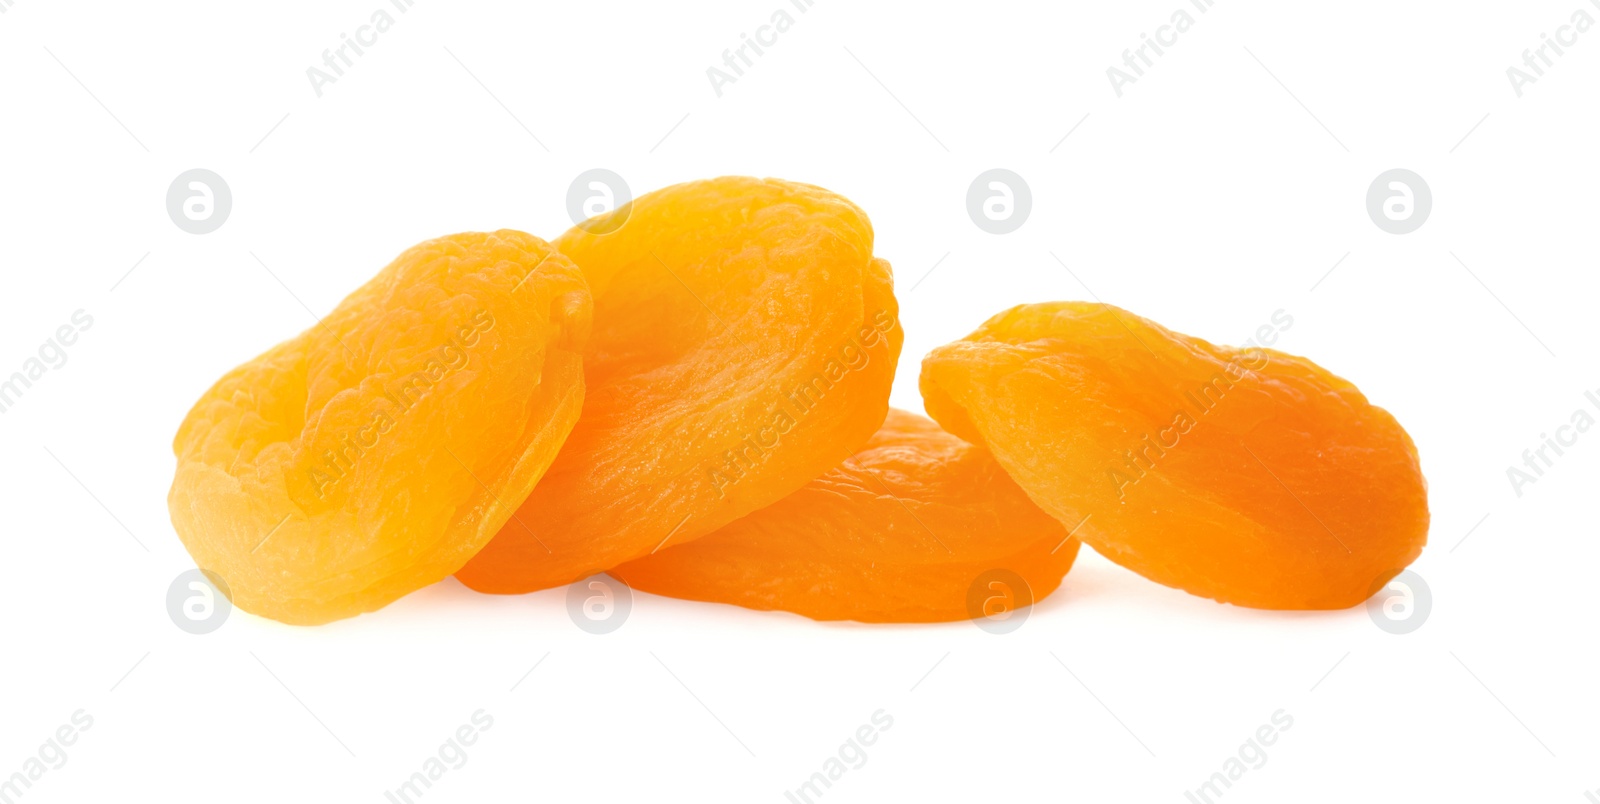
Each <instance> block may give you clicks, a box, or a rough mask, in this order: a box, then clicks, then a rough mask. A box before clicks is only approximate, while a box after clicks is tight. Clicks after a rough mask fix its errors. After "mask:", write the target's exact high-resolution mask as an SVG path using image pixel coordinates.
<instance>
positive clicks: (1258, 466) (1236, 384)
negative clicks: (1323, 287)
mask: <svg viewBox="0 0 1600 804" xmlns="http://www.w3.org/2000/svg"><path fill="white" fill-rule="evenodd" d="M921 386H922V395H923V399H924V402H925V405H926V407H927V409H928V412H929V414H930V415H932V416H933V418H934V419H935V420H937V421H938V422H939V423H940V424H942V425H944V427H945V428H946V429H948V430H950V431H951V432H953V433H955V434H956V435H959V436H961V437H963V438H966V439H969V440H972V441H975V442H976V443H981V444H984V445H986V446H988V447H989V449H990V450H992V451H993V452H994V454H995V457H996V458H997V459H998V460H999V461H1000V464H1001V465H1002V466H1004V467H1005V468H1006V471H1007V472H1009V473H1010V474H1011V476H1012V477H1013V478H1014V479H1016V481H1017V483H1018V484H1019V485H1021V486H1022V488H1023V489H1025V490H1026V491H1027V492H1028V494H1029V496H1031V497H1032V498H1033V499H1034V501H1035V502H1037V503H1038V504H1039V505H1040V506H1041V507H1043V508H1044V509H1045V510H1046V511H1048V512H1050V513H1051V514H1053V515H1054V516H1055V517H1056V518H1058V519H1060V520H1061V521H1062V522H1064V523H1066V524H1067V525H1068V527H1074V528H1076V527H1078V526H1079V525H1080V523H1081V524H1082V529H1081V530H1079V531H1078V533H1079V535H1080V536H1081V538H1082V539H1083V541H1084V542H1086V543H1087V544H1089V545H1090V546H1091V547H1093V548H1095V550H1097V551H1099V552H1100V553H1102V554H1104V555H1105V556H1106V557H1107V558H1110V559H1111V560H1112V561H1115V562H1117V563H1119V564H1121V565H1123V566H1125V567H1128V568H1130V569H1132V570H1134V571H1136V572H1138V573H1140V574H1142V575H1144V576H1145V577H1147V578H1150V579H1153V580H1155V581H1158V582H1160V583H1163V584H1166V585H1168V586H1173V587H1177V588H1179V589H1184V590H1186V591H1189V592H1192V593H1194V594H1196V595H1200V596H1203V597H1208V598H1213V599H1215V600H1218V601H1222V602H1227V603H1234V604H1238V605H1241V606H1251V607H1257V608H1267V609H1334V608H1344V607H1348V606H1353V605H1356V604H1358V603H1360V602H1362V601H1363V600H1364V599H1366V598H1367V597H1369V596H1370V595H1371V594H1372V593H1373V592H1374V591H1376V588H1377V587H1378V586H1379V585H1380V584H1382V583H1384V582H1386V581H1387V580H1388V579H1389V578H1391V577H1393V576H1394V575H1395V574H1397V573H1398V572H1399V571H1400V570H1401V569H1403V568H1404V567H1405V566H1406V565H1407V564H1409V563H1410V562H1411V561H1412V560H1414V559H1415V558H1416V557H1417V556H1418V555H1419V554H1420V552H1421V550H1422V546H1423V544H1424V542H1425V541H1426V540H1427V532H1428V503H1427V486H1426V483H1425V481H1424V480H1423V477H1422V472H1421V468H1420V466H1419V464H1418V460H1417V452H1416V448H1415V446H1413V444H1412V442H1411V438H1410V437H1409V436H1407V435H1406V432H1405V430H1403V429H1402V428H1401V427H1400V425H1399V424H1398V423H1397V422H1396V421H1395V420H1394V418H1393V417H1392V416H1390V415H1389V413H1388V412H1387V411H1385V410H1383V409H1382V408H1379V407H1375V406H1373V405H1372V404H1371V403H1369V402H1368V401H1367V399H1366V397H1364V396H1362V394H1361V392H1360V391H1358V390H1356V387H1355V386H1354V385H1352V384H1351V383H1350V382H1348V381H1346V380H1344V379H1342V378H1340V377H1337V376H1334V375H1333V374H1331V373H1329V372H1328V371H1326V370H1324V369H1323V368H1321V367H1319V366H1317V365H1316V364H1314V363H1312V362H1311V361H1309V360H1306V359H1305V358H1301V357H1295V356H1293V355H1288V354H1284V353H1282V352H1277V351H1274V350H1270V349H1257V348H1250V349H1234V348H1229V347H1225V346H1214V345H1212V344H1210V343H1207V342H1205V341H1203V340H1200V339H1198V338H1192V337H1189V336H1187V335H1181V334H1178V333H1176V332H1172V331H1170V330H1167V329H1164V328H1162V327H1161V326H1159V325H1157V324H1155V323H1154V322H1151V321H1147V320H1145V319H1143V318H1140V317H1138V316H1136V315H1133V314H1132V313H1129V312H1127V311H1124V310H1121V309H1118V308H1116V307H1111V306H1109V305H1102V304H1088V303H1081V302H1059V303H1050V304H1033V305H1023V306H1019V307H1014V308H1012V309H1010V310H1007V311H1005V312H1003V313H1000V314H999V315H996V316H994V317H993V318H991V319H989V320H988V321H987V322H985V323H984V324H983V326H981V327H980V328H979V329H978V330H977V331H976V332H974V333H972V334H971V335H968V336H967V337H966V338H965V339H963V340H960V341H956V342H955V343H951V344H948V345H945V346H941V347H939V348H937V349H935V350H933V352H931V353H930V354H929V355H928V356H927V357H926V358H925V359H924V360H923V363H922V377H921Z"/></svg>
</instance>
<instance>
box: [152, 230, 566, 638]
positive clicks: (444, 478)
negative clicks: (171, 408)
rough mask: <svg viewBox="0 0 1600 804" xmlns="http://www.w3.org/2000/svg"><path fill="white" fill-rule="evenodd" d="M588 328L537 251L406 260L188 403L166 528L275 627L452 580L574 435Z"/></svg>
mask: <svg viewBox="0 0 1600 804" xmlns="http://www.w3.org/2000/svg"><path fill="white" fill-rule="evenodd" d="M591 314H592V309H591V301H590V296H589V292H588V289H587V287H586V285H585V284H584V280H583V277H582V275H581V274H580V272H579V271H578V270H577V268H576V267H575V266H574V265H573V264H572V263H571V262H570V261H568V260H567V259H566V258H564V257H562V256H561V255H560V254H557V253H556V252H555V251H553V250H552V248H551V247H550V245H549V244H548V243H545V242H544V241H542V240H539V239H538V238H535V237H532V236H530V235H526V234H523V233H521V232H513V231H500V232H495V233H493V234H459V235H454V236H451V237H446V238H441V239H438V240H432V241H429V242H426V243H423V244H421V245H418V246H416V247H414V248H412V249H410V250H408V251H406V252H405V253H404V254H401V255H400V257H399V258H398V259H396V260H395V261H394V262H393V263H392V264H390V265H389V267H387V268H385V269H384V270H383V271H382V272H381V273H379V274H378V276H377V277H375V278H374V279H372V280H371V281H370V282H368V283H367V284H366V285H364V286H363V287H362V288H361V289H359V290H357V291H356V292H355V293H353V294H351V295H350V296H349V297H348V298H346V299H345V300H344V301H343V302H342V303H341V304H340V305H339V307H338V308H337V309H335V310H334V311H333V312H332V313H329V314H328V316H327V317H326V318H324V319H323V320H322V321H321V322H320V323H319V324H318V325H317V326H314V327H312V328H311V329H308V330H306V331H305V332H303V333H301V334H300V335H299V336H298V337H296V338H294V339H292V340H289V341H286V342H284V343H282V344H279V345H278V346H275V347H273V348H272V349H270V350H268V351H267V352H266V353H265V354H263V355H261V356H260V357H257V358H256V359H254V360H251V361H250V362H248V363H245V364H244V365H242V366H239V367H238V368H236V369H234V370H233V371H231V372H229V373H228V374H227V375H226V376H224V377H223V378H222V379H221V380H219V381H218V382H217V383H216V384H215V385H214V386H212V387H211V389H210V390H209V391H207V392H206V393H205V395H204V396H202V397H201V398H200V401H199V402H197V403H195V406H194V408H193V409H192V410H191V411H190V412H189V415H188V417H187V418H185V419H184V422H183V425H182V427H181V428H179V430H178V435H177V437H176V438H175V439H174V441H173V452H175V453H176V454H177V457H178V469H177V475H176V477H175V478H174V479H173V483H172V490H171V492H170V493H169V495H168V507H169V508H170V510H171V513H172V523H173V526H174V527H175V528H176V529H177V531H178V535H179V536H180V537H181V538H182V539H183V543H184V545H185V546H186V547H187V548H188V549H189V553H190V555H192V556H193V557H194V559H195V561H196V563H197V564H198V565H199V566H200V567H202V568H203V569H206V570H209V571H211V572H214V573H216V574H218V575H219V576H221V578H222V579H223V581H224V582H225V583H226V585H227V586H228V587H229V588H230V590H231V593H232V599H233V602H234V604H235V605H237V606H239V607H240V608H242V609H245V610H246V611H250V612H253V613H256V614H260V615H263V616H266V617H271V618H273V619H276V620H281V621H283V622H289V623H305V624H309V623H321V622H327V621H329V620H336V619H339V618H342V617H350V616H353V615H356V614H360V613H362V612H367V611H373V610H376V609H378V608H381V607H382V606H384V605H386V604H388V603H389V602H391V601H393V600H395V599H396V598H399V597H400V596H402V595H405V594H406V593H408V592H411V591H413V590H415V589H418V588H420V587H423V586H426V585H428V584H431V583H433V582H435V581H438V580H440V579H442V578H445V577H447V576H449V575H450V574H451V573H453V572H455V571H456V570H457V569H459V568H460V567H461V565H462V564H464V563H465V562H466V561H467V559H468V558H470V557H471V556H472V555H473V554H474V553H476V552H477V551H478V550H479V549H480V548H481V547H482V546H483V545H484V544H486V543H487V542H488V541H489V539H490V538H491V537H492V536H493V535H494V533H495V532H496V531H497V530H499V529H500V526H501V524H503V523H504V522H505V520H506V518H507V517H509V516H511V513H512V511H513V510H514V506H516V504H517V503H519V502H520V501H521V500H522V499H523V498H524V497H525V496H526V495H527V493H528V491H529V490H530V489H532V488H533V485H534V483H535V482H537V481H538V479H539V477H540V475H541V474H543V472H544V470H545V468H546V467H547V466H548V465H549V463H550V461H551V460H553V459H554V457H555V454H556V451H557V449H558V448H559V446H560V444H561V441H562V439H563V438H564V437H565V436H566V434H567V431H568V430H569V429H571V427H572V424H573V423H574V422H575V421H576V420H577V417H578V411H579V408H580V407H581V406H582V400H583V374H582V361H581V357H580V350H581V348H582V345H583V341H584V339H585V338H586V337H587V334H588V328H589V322H590V317H591Z"/></svg>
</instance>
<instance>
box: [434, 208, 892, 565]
mask: <svg viewBox="0 0 1600 804" xmlns="http://www.w3.org/2000/svg"><path fill="white" fill-rule="evenodd" d="M611 215H612V216H616V217H615V218H606V219H604V220H601V219H596V220H591V221H587V222H585V223H583V224H580V225H578V226H576V227H574V228H573V229H572V230H570V231H568V232H567V233H566V234H565V235H563V236H562V237H561V238H560V239H558V240H557V241H556V245H557V247H558V248H560V250H561V251H562V253H564V254H566V255H567V256H569V257H571V258H572V260H573V261H574V262H576V263H577V264H578V265H579V266H580V267H581V268H582V269H583V271H584V273H585V275H586V276H587V277H588V278H589V281H590V284H591V286H592V287H593V288H594V291H595V316H594V329H593V337H592V338H591V339H590V341H589V345H588V348H587V349H586V351H585V353H584V371H585V376H586V379H587V388H588V392H587V400H586V402H585V405H584V410H583V415H582V417H581V418H580V420H579V422H578V424H577V426H576V427H574V428H573V431H572V433H571V435H570V436H569V437H568V439H567V443H566V444H565V446H564V447H563V448H562V450H561V454H560V455H559V456H558V457H557V459H556V462H555V464H554V465H552V466H551V468H550V471H549V472H548V473H547V474H546V476H545V478H544V479H543V481H541V482H540V484H539V485H538V487H537V488H535V489H534V491H533V493H532V494H531V495H529V497H528V498H527V500H526V501H525V502H523V504H522V506H521V508H520V509H519V510H518V513H517V515H516V516H515V517H514V518H513V519H512V521H510V522H509V523H507V525H506V526H505V527H504V528H503V529H502V530H501V532H500V534H499V535H497V536H496V537H495V539H494V540H493V541H492V542H491V543H490V544H489V545H488V547H486V548H485V549H484V550H483V551H482V552H481V553H479V554H478V555H477V556H476V557H475V558H474V559H473V560H472V561H471V562H470V563H469V564H468V565H467V566H466V567H464V568H463V569H462V570H461V572H459V573H458V574H457V577H458V578H459V579H460V580H461V581H462V582H463V583H465V584H466V585H467V586H469V587H471V588H473V589H476V590H478V591H482V592H491V593H505V594H516V593H522V592H530V591H534V590H537V589H543V588H548V587H552V586H558V585H561V584H566V583H571V582H573V581H576V580H578V579H581V578H584V577H587V576H589V575H591V574H594V573H596V572H602V571H605V570H608V569H610V568H611V567H614V566H616V565H617V564H620V563H622V562H624V561H628V560H630V559H634V558H638V557H639V556H643V555H646V554H648V553H650V552H651V551H652V550H656V549H658V548H659V547H660V546H662V545H664V544H668V543H669V542H670V543H671V544H683V543H686V542H689V541H692V540H694V539H696V538H699V537H701V536H703V535H705V534H707V533H710V532H712V531H714V530H716V529H718V528H720V527H722V526H723V525H726V524H727V523H729V522H731V521H733V520H735V519H738V518H739V517H741V516H744V515H745V514H748V513H750V512H751V511H755V510H757V509H760V508H763V507H765V506H767V505H769V504H771V503H773V502H776V501H778V500H780V499H782V498H783V497H785V496H787V495H788V494H790V493H791V492H793V491H794V490H796V489H798V488H800V487H801V486H803V485H805V483H806V482H807V481H809V480H811V479H812V478H814V477H816V476H817V475H819V474H822V473H823V472H825V471H827V470H828V469H829V468H830V467H832V466H833V465H834V464H836V463H838V461H839V460H840V459H841V458H842V457H843V456H845V455H848V454H849V453H850V452H852V451H853V450H854V449H855V448H856V447H858V446H859V445H860V444H861V443H863V442H864V441H866V440H867V439H868V438H869V437H871V435H872V433H873V432H874V431H875V430H876V429H877V427H878V425H879V424H881V423H882V422H883V418H884V416H885V414H886V412H887V410H888V395H889V385H890V383H891V382H892V380H893V377H894V370H895V365H896V363H897V362H898V360H899V354H900V344H901V331H900V326H899V321H898V313H899V309H898V305H897V304H896V302H895V298H894V292H893V277H892V275H891V273H890V270H889V264H888V263H887V262H885V261H884V260H881V259H878V258H876V257H874V256H873V254H872V244H873V233H872V226H871V224H870V223H869V222H868V220H867V216H866V215H865V213H863V212H862V211H861V210H860V209H859V208H857V207H856V206H855V205H854V204H851V203H850V202H849V201H847V200H845V199H844V198H842V197H840V196H837V195H835V194H833V193H831V192H828V191H827V190H824V189H822V188H819V187H814V186H811V185H806V184H798V183H794V182H787V181H781V180H776V179H752V178H745V177H726V178H720V179H712V180H708V181H699V182H691V183H688V184H681V185H675V186H672V187H667V188H665V189H662V190H657V191H655V192H652V193H649V194H646V195H644V196H641V197H640V198H638V199H636V200H634V201H633V202H632V203H631V204H629V205H627V206H625V207H622V208H620V209H619V210H617V211H616V212H614V213H611ZM617 219H621V220H625V222H620V223H619V222H617Z"/></svg>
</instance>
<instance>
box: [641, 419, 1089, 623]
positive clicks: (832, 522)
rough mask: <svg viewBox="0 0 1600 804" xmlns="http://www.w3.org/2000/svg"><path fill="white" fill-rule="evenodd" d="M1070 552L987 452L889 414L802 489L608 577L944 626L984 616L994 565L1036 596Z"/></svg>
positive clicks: (810, 611)
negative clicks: (982, 600) (983, 579)
mask: <svg viewBox="0 0 1600 804" xmlns="http://www.w3.org/2000/svg"><path fill="white" fill-rule="evenodd" d="M1077 553H1078V541H1077V540H1076V539H1069V538H1068V533H1067V530H1066V528H1065V527H1063V526H1062V525H1061V523H1059V522H1057V521H1056V520H1054V519H1052V518H1051V517H1050V516H1049V515H1048V514H1046V513H1045V512H1044V511H1041V510H1040V509H1039V508H1038V506H1036V505H1034V504H1033V502H1032V501H1031V500H1029V499H1028V497H1027V495H1026V494H1024V493H1023V491H1022V489H1020V488H1018V487H1017V484H1016V483H1015V482H1013V481H1012V480H1011V478H1010V477H1008V476H1007V475H1006V473H1005V471H1004V470H1002V469H1001V468H1000V465H999V464H998V463H996V462H995V460H994V457H993V456H991V455H990V454H989V453H988V451H987V450H984V449H983V448H982V447H976V446H973V445H972V444H969V443H967V442H965V441H962V440H961V439H959V438H956V437H955V436H953V435H950V434H949V433H946V432H945V431H943V430H941V429H939V426H938V425H936V424H934V423H933V422H931V421H929V420H928V419H926V418H923V417H921V416H917V415H915V414H911V413H906V412H904V411H900V410H893V409H891V410H890V411H889V417H888V419H887V420H886V421H885V422H884V424H883V427H882V428H880V429H879V430H878V432H877V433H876V434H875V435H874V436H873V437H872V438H871V440H869V441H868V442H867V444H866V446H865V447H863V448H862V449H861V450H860V451H859V452H857V453H856V454H855V455H853V456H851V457H850V458H849V459H847V460H845V461H844V462H843V463H842V464H840V465H838V466H836V467H835V468H833V469H831V470H829V471H828V472H827V473H826V474H824V475H822V476H821V477H818V478H817V479H815V480H813V481H811V482H810V483H807V484H806V485H805V486H804V487H802V488H801V489H800V490H799V491H796V492H794V493H793V494H790V495H789V496H788V497H785V498H783V499H782V500H779V501H778V502H776V503H774V504H772V505H770V506H768V507H766V508H763V509H761V510H759V511H756V512H754V513H752V514H748V515H746V516H745V517H744V518H742V519H739V520H736V521H734V522H732V523H730V524H728V525H726V526H724V527H723V528H721V529H719V530H717V531H716V532H714V533H711V534H709V535H706V536H702V537H701V538H699V539H696V540H695V541H693V542H690V543H688V544H683V545H678V546H675V547H667V548H665V549H663V550H661V551H660V552H657V553H655V554H653V555H649V556H646V557H644V558H641V559H637V560H635V561H630V562H628V563H626V564H622V565H621V566H618V567H616V568H614V569H612V570H611V574H612V575H614V576H616V577H618V578H621V579H622V580H623V581H624V582H626V583H627V584H629V585H630V586H632V587H634V588H636V589H640V590H643V591H646V592H652V593H655V594H660V595H668V596H670V597H678V598H687V599H691V600H707V601H713V602H719V603H732V604H734V605H738V606H744V607H747V608H752V609H763V610H771V609H778V610H783V611H792V612H796V613H799V614H803V615H805V616H807V617H810V618H812V619H816V620H859V621H863V622H940V621H946V620H960V619H966V618H968V617H971V616H974V615H975V614H981V613H982V612H973V611H972V610H970V609H969V598H968V595H969V592H970V590H971V588H972V586H973V584H974V582H975V581H976V580H977V579H979V578H980V576H982V575H983V574H984V573H986V572H991V571H994V570H1006V571H1009V572H1013V573H1016V574H1017V575H1020V576H1021V577H1022V578H1023V579H1024V580H1025V582H1026V583H1025V585H1023V588H1020V589H1016V590H1012V591H1013V592H1014V593H1015V594H1016V596H1017V598H1018V599H1017V600H1015V601H1013V602H1012V603H1011V604H1010V605H1012V606H1021V605H1027V604H1029V603H1032V602H1034V601H1036V600H1039V599H1042V598H1043V597H1044V596H1045V595H1047V594H1049V593H1050V592H1052V591H1053V590H1055V588H1056V587H1057V586H1058V585H1059V584H1060V583H1061V577H1062V576H1063V575H1064V574H1066V572H1067V570H1068V569H1069V568H1071V566H1072V561H1073V558H1074V557H1076V555H1077Z"/></svg>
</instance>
